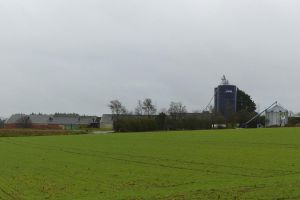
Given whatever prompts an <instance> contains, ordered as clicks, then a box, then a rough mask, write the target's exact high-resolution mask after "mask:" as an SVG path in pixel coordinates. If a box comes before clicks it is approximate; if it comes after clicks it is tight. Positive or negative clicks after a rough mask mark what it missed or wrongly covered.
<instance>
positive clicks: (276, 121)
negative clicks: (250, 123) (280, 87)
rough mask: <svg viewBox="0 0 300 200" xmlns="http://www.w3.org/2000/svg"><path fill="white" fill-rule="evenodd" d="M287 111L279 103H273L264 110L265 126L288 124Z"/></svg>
mask: <svg viewBox="0 0 300 200" xmlns="http://www.w3.org/2000/svg"><path fill="white" fill-rule="evenodd" d="M288 119H289V112H288V110H287V109H285V108H284V107H282V106H281V105H278V104H277V105H275V106H273V107H272V108H270V109H268V110H266V127H272V126H278V127H283V126H286V125H287V124H288V122H289V121H288Z"/></svg>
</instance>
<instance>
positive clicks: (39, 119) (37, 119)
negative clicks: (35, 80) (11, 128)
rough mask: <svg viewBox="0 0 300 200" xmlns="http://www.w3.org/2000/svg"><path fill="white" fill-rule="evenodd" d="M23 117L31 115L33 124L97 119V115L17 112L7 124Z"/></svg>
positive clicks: (90, 122)
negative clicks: (25, 113)
mask: <svg viewBox="0 0 300 200" xmlns="http://www.w3.org/2000/svg"><path fill="white" fill-rule="evenodd" d="M22 117H29V119H30V120H31V123H32V124H39V125H47V124H58V125H69V124H72V125H89V124H92V123H95V122H96V121H97V117H96V116H55V115H43V114H37V115H35V114H32V115H24V114H15V115H12V116H11V117H10V118H9V119H8V120H6V122H5V123H6V124H17V123H18V122H19V120H20V119H21V118H22Z"/></svg>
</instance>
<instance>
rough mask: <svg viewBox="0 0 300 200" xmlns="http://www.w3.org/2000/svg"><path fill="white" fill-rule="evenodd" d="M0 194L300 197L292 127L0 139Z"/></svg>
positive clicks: (299, 135) (299, 149)
mask: <svg viewBox="0 0 300 200" xmlns="http://www.w3.org/2000/svg"><path fill="white" fill-rule="evenodd" d="M0 157H1V160H2V161H1V165H0V199H5V200H6V199H8V200H9V199H29V200H31V199H38V200H40V199H61V200H67V199H70V200H76V199H88V200H93V199H104V200H106V199H107V200H109V199H149V200H153V199H170V200H171V199H300V129H296V128H286V129H240V130H216V131H190V132H188V131H187V132H161V133H126V134H105V135H73V136H44V137H11V138H7V137H2V138H0Z"/></svg>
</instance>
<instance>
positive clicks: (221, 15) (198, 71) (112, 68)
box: [0, 0, 300, 117]
mask: <svg viewBox="0 0 300 200" xmlns="http://www.w3.org/2000/svg"><path fill="white" fill-rule="evenodd" d="M299 7H300V1H298V0H288V1H286V0H285V1H284V0H243V1H239V0H151V1H145V0H126V1H124V0H123V1H122V0H72V1H70V0H51V1H50V0H26V1H22V0H0V27H1V31H0V70H1V73H0V87H1V93H0V97H1V105H0V116H3V117H8V116H9V115H11V114H13V113H32V112H36V113H39V112H41V113H55V112H76V113H80V114H92V115H94V114H96V115H101V114H102V113H109V109H108V107H107V105H108V103H109V101H110V100H113V99H119V100H120V101H122V102H123V103H124V105H125V106H126V107H127V108H128V109H129V110H133V109H134V107H135V105H136V104H137V101H138V100H139V99H144V98H146V97H150V98H152V99H153V101H154V103H155V104H156V106H157V107H158V108H167V107H168V105H169V103H170V102H171V101H181V102H182V103H183V104H185V105H186V106H187V108H188V110H189V111H193V110H201V109H203V108H204V107H205V106H206V105H207V103H208V102H209V100H210V99H211V97H212V96H213V91H214V87H216V86H217V85H218V84H219V82H220V79H221V77H222V75H223V74H225V75H226V76H227V78H228V79H229V81H230V82H231V83H232V84H236V85H237V86H238V87H239V88H240V89H242V90H244V91H246V92H247V93H248V94H250V95H251V96H252V98H253V100H254V101H255V102H256V103H257V104H258V105H259V107H260V109H261V110H262V109H263V108H264V107H267V106H268V105H270V104H272V103H273V102H274V101H278V102H279V103H280V104H282V105H283V106H284V107H286V108H287V109H288V110H292V111H294V112H299V111H300V103H299V99H300V92H299V89H298V84H299V82H300V81H299V78H300V75H299V73H300V56H299V54H300V26H299V24H300V12H299V11H298V10H299Z"/></svg>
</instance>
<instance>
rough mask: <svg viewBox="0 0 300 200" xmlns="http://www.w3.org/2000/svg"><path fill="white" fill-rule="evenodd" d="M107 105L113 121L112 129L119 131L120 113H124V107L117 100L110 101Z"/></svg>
mask: <svg viewBox="0 0 300 200" xmlns="http://www.w3.org/2000/svg"><path fill="white" fill-rule="evenodd" d="M108 107H109V108H110V110H111V113H112V119H113V121H114V129H115V131H120V127H119V124H120V123H119V122H120V115H122V114H126V112H127V111H126V108H125V107H124V106H123V105H122V103H121V102H120V101H119V100H113V101H110V104H109V105H108Z"/></svg>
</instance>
